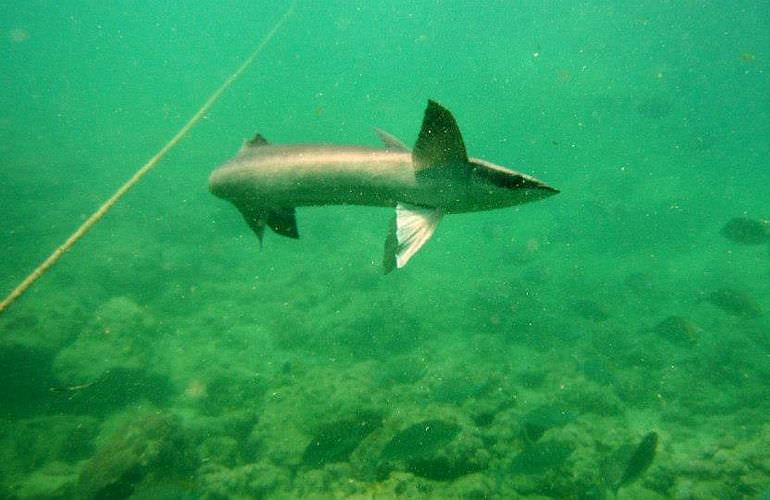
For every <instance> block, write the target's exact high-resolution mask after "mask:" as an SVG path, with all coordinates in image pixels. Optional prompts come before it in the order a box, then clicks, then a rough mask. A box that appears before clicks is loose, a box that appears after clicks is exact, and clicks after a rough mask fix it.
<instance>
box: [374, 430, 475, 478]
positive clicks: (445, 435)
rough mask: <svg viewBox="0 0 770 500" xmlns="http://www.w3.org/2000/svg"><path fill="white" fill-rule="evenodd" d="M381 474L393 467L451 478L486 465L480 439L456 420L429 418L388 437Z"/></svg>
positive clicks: (428, 476) (431, 475)
mask: <svg viewBox="0 0 770 500" xmlns="http://www.w3.org/2000/svg"><path fill="white" fill-rule="evenodd" d="M380 459H381V467H380V474H381V475H383V474H387V473H389V472H390V471H392V470H400V471H406V472H411V473H412V474H414V475H416V476H420V477H424V478H427V479H433V480H436V481H450V480H453V479H456V478H458V477H461V476H464V475H466V474H470V473H473V472H478V471H480V470H483V469H484V468H486V466H487V462H488V455H487V453H486V452H484V451H483V446H482V443H481V440H480V439H479V438H477V437H476V436H474V435H472V433H470V432H463V428H462V427H461V426H460V425H458V424H455V423H453V422H449V421H445V420H440V419H430V420H424V421H421V422H418V423H416V424H413V425H410V426H409V427H407V428H405V429H403V430H402V431H401V432H399V433H397V434H396V435H395V436H393V438H392V439H391V440H390V441H388V443H387V444H386V445H385V447H384V448H383V450H382V453H381V455H380Z"/></svg>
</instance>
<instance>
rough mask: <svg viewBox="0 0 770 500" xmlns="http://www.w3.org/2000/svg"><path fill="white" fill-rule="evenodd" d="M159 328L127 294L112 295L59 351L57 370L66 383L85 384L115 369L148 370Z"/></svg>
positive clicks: (149, 315) (55, 366)
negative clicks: (124, 295) (72, 339)
mask: <svg viewBox="0 0 770 500" xmlns="http://www.w3.org/2000/svg"><path fill="white" fill-rule="evenodd" d="M157 327H158V321H157V320H156V318H155V317H154V316H153V315H152V314H151V313H150V312H149V311H148V310H147V309H145V308H144V307H142V306H140V305H139V304H137V303H136V302H134V301H133V300H132V299H130V298H128V297H112V298H111V299H109V300H108V301H107V302H105V303H104V304H103V305H102V306H101V307H99V308H98V309H97V310H96V312H95V313H94V314H93V317H92V318H91V321H90V322H89V323H88V325H87V326H86V327H85V328H84V329H83V330H82V331H81V332H80V334H79V335H78V337H77V339H76V340H75V341H74V342H73V343H72V344H70V345H69V346H68V347H66V348H64V349H62V350H61V351H60V352H59V354H58V355H57V357H56V359H55V361H54V372H55V374H56V376H57V378H58V379H59V380H61V381H62V382H64V383H67V384H70V383H72V384H82V383H87V382H90V381H93V380H95V379H97V378H98V377H100V376H101V375H102V374H104V372H106V371H107V370H110V369H114V368H124V369H129V370H143V369H146V368H147V367H148V366H149V363H150V362H151V361H152V359H153V354H154V346H155V343H154V341H155V340H156V337H157V335H156V333H157Z"/></svg>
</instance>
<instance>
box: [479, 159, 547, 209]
mask: <svg viewBox="0 0 770 500" xmlns="http://www.w3.org/2000/svg"><path fill="white" fill-rule="evenodd" d="M468 164H469V166H470V169H469V170H470V182H469V186H468V187H469V190H470V191H471V192H470V193H469V197H468V199H469V200H471V202H472V203H473V210H490V209H494V208H503V207H509V206H513V205H520V204H522V203H529V202H531V201H537V200H542V199H543V198H548V197H549V196H553V195H555V194H557V193H558V192H559V190H558V189H555V188H552V187H551V186H549V185H548V184H546V183H544V182H543V181H540V180H538V179H536V178H534V177H532V176H531V175H527V174H522V173H521V172H516V171H514V170H510V169H507V168H505V167H501V166H500V165H496V164H494V163H492V162H489V161H486V160H480V159H478V158H468Z"/></svg>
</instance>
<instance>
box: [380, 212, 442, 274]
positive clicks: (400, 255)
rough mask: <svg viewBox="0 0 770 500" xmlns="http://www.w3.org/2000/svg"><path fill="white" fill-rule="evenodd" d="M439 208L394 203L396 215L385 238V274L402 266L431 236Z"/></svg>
mask: <svg viewBox="0 0 770 500" xmlns="http://www.w3.org/2000/svg"><path fill="white" fill-rule="evenodd" d="M441 216H442V213H441V210H439V209H437V208H430V207H421V206H417V205H410V204H408V203H399V204H397V205H396V216H395V218H394V220H393V222H392V223H391V227H390V230H389V231H388V237H387V238H386V240H385V258H384V259H383V267H384V268H385V274H387V273H389V272H390V271H392V270H393V269H395V268H399V269H400V268H402V267H404V266H405V265H406V263H407V262H409V259H411V258H412V256H413V255H414V254H415V253H417V251H418V250H419V249H420V248H422V246H423V245H424V244H425V243H426V242H427V241H428V240H429V239H430V237H431V236H433V232H434V231H435V230H436V226H438V223H439V222H440V221H441Z"/></svg>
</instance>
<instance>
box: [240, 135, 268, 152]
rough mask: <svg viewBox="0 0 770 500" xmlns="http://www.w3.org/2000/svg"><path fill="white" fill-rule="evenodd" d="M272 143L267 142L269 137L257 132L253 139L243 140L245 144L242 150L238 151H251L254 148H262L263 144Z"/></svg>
mask: <svg viewBox="0 0 770 500" xmlns="http://www.w3.org/2000/svg"><path fill="white" fill-rule="evenodd" d="M268 144H270V143H269V142H267V139H265V138H264V137H262V135H261V134H257V135H255V136H254V138H253V139H249V140H248V141H243V146H241V150H240V151H238V154H244V153H247V152H249V151H252V150H254V149H255V148H260V147H262V146H267V145H268Z"/></svg>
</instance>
